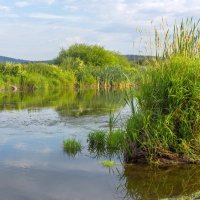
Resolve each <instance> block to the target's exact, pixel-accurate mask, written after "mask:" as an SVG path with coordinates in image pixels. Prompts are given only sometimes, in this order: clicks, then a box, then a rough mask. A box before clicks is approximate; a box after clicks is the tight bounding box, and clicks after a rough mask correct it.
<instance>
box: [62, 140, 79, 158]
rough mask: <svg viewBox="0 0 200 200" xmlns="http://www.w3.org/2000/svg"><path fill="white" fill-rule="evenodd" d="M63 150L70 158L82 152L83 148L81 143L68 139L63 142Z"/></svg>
mask: <svg viewBox="0 0 200 200" xmlns="http://www.w3.org/2000/svg"><path fill="white" fill-rule="evenodd" d="M63 149H64V152H65V153H66V154H67V155H68V156H71V157H75V156H76V155H77V154H78V153H80V152H81V149H82V146H81V143H80V141H77V140H75V139H67V140H64V141H63Z"/></svg>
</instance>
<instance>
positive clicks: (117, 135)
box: [87, 130, 126, 157]
mask: <svg viewBox="0 0 200 200" xmlns="http://www.w3.org/2000/svg"><path fill="white" fill-rule="evenodd" d="M87 141H88V147H89V151H90V153H91V154H94V155H95V157H101V156H106V157H112V156H114V155H120V154H121V153H122V152H123V151H124V150H125V148H126V142H125V134H124V132H123V131H121V130H116V131H112V132H106V131H93V132H91V133H90V134H89V135H88V140H87Z"/></svg>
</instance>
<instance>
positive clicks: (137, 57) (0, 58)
mask: <svg viewBox="0 0 200 200" xmlns="http://www.w3.org/2000/svg"><path fill="white" fill-rule="evenodd" d="M124 56H125V57H127V58H128V60H129V61H138V60H140V59H144V58H151V56H141V55H131V54H130V55H124ZM7 62H11V63H30V62H34V63H35V62H36V63H37V62H40V63H49V64H53V63H54V60H44V61H30V60H23V59H16V58H10V57H5V56H0V63H7Z"/></svg>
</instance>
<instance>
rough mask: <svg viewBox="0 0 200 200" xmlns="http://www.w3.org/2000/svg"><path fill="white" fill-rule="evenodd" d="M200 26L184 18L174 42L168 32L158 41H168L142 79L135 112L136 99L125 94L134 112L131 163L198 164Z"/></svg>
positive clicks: (129, 135) (130, 131) (128, 158)
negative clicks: (161, 53)
mask: <svg viewBox="0 0 200 200" xmlns="http://www.w3.org/2000/svg"><path fill="white" fill-rule="evenodd" d="M198 24H199V21H198V22H197V23H195V22H193V21H192V20H186V22H184V21H182V22H181V24H180V25H179V26H178V25H176V24H175V25H174V32H173V40H172V41H170V40H169V39H168V37H167V36H168V35H169V32H168V31H167V32H166V33H165V35H166V37H165V38H164V41H160V39H157V40H156V41H159V42H162V43H163V44H165V49H164V51H163V55H162V56H160V55H159V56H158V55H157V56H158V57H159V58H158V59H157V62H156V64H155V63H154V64H152V65H151V66H149V68H148V70H147V71H146V72H145V73H144V75H143V76H142V78H141V80H140V84H139V90H138V92H136V93H135V94H134V95H135V97H136V98H137V101H138V111H137V112H135V110H134V106H133V101H132V98H130V97H129V98H127V103H128V104H129V105H130V107H131V110H132V116H131V117H130V119H128V121H127V124H126V136H127V141H128V144H129V151H127V154H126V156H125V157H126V161H127V162H137V161H144V160H146V161H148V162H154V163H159V162H167V163H171V162H173V161H174V162H188V163H194V162H199V160H200V156H199V153H200V148H199V138H200V96H199V94H200V58H199V52H198V46H199V26H198ZM155 37H158V32H156V34H155ZM155 45H156V46H159V45H157V43H156V44H155ZM157 52H158V51H157ZM161 57H162V59H161ZM127 155H128V156H127Z"/></svg>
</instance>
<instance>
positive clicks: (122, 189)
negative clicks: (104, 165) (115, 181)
mask: <svg viewBox="0 0 200 200" xmlns="http://www.w3.org/2000/svg"><path fill="white" fill-rule="evenodd" d="M115 175H117V176H118V178H119V186H118V188H117V192H118V194H119V195H121V194H124V195H123V197H121V198H122V199H131V200H150V199H152V200H156V199H163V198H170V197H171V198H172V197H178V196H180V195H191V194H193V193H195V192H198V191H199V190H200V168H199V166H174V167H163V168H161V169H151V168H150V167H148V166H142V165H132V166H131V165H126V166H125V167H124V170H123V172H119V171H115Z"/></svg>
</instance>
